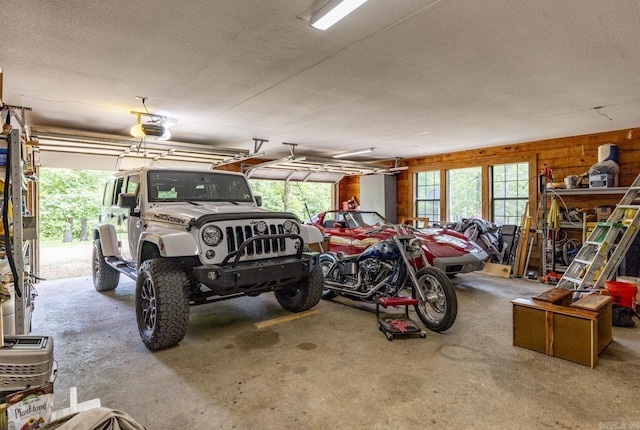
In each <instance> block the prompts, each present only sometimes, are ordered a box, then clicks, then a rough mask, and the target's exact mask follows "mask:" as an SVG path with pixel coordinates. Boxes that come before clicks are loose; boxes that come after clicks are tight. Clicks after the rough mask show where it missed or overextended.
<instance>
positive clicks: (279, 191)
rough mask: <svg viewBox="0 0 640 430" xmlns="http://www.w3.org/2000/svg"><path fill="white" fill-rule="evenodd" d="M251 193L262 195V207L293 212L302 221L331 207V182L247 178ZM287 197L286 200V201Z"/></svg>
mask: <svg viewBox="0 0 640 430" xmlns="http://www.w3.org/2000/svg"><path fill="white" fill-rule="evenodd" d="M249 182H250V184H251V188H252V189H253V193H254V194H255V195H256V196H261V197H262V207H263V208H265V209H269V210H272V211H287V212H293V213H294V214H296V215H297V216H298V218H300V219H301V220H302V221H303V222H304V221H307V220H308V219H309V213H308V212H307V209H306V208H305V203H306V204H307V208H308V209H309V212H310V213H311V216H313V215H315V214H317V213H318V212H324V211H326V210H329V209H331V207H332V195H333V184H330V183H320V182H289V183H286V182H284V181H268V180H262V179H249ZM285 191H286V192H285ZM287 197H288V202H287V201H286V200H287Z"/></svg>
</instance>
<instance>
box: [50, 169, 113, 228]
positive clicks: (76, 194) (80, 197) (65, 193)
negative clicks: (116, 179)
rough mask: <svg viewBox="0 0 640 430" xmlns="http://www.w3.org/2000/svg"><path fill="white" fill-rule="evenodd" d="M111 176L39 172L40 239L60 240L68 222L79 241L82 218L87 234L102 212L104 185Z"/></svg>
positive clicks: (62, 170) (75, 172)
mask: <svg viewBox="0 0 640 430" xmlns="http://www.w3.org/2000/svg"><path fill="white" fill-rule="evenodd" d="M110 176H111V172H104V171H92V170H75V169H53V168H41V169H40V173H39V176H38V181H39V188H40V234H41V236H42V237H43V238H49V239H58V238H59V239H60V240H62V236H63V233H64V230H65V228H66V227H67V225H68V222H69V220H72V225H73V229H72V234H73V237H74V238H77V239H80V237H81V221H82V218H86V220H87V230H88V231H89V232H90V229H91V226H92V225H93V224H95V223H96V222H97V221H98V215H99V214H100V212H101V209H102V194H103V190H104V184H105V181H106V180H107V178H109V177H110Z"/></svg>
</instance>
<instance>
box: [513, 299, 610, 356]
mask: <svg viewBox="0 0 640 430" xmlns="http://www.w3.org/2000/svg"><path fill="white" fill-rule="evenodd" d="M511 303H512V304H513V344H514V345H515V346H520V347H522V348H527V349H531V350H533V351H538V352H541V353H543V354H547V355H550V356H552V357H558V358H563V359H565V360H569V361H573V362H576V363H580V364H584V365H586V366H590V367H594V366H595V365H596V363H597V362H598V352H599V351H598V313H597V312H593V311H588V310H583V309H577V308H574V307H567V306H558V305H554V304H551V303H545V302H534V301H533V300H529V299H514V300H512V301H511Z"/></svg>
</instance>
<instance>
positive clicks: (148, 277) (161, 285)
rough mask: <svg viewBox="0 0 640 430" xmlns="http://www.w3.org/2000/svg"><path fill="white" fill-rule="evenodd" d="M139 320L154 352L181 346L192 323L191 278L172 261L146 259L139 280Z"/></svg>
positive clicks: (137, 301)
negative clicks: (190, 322)
mask: <svg viewBox="0 0 640 430" xmlns="http://www.w3.org/2000/svg"><path fill="white" fill-rule="evenodd" d="M136 319H137V321H138V331H139V332H140V337H141V338H142V342H143V343H144V344H145V345H146V347H147V348H149V349H150V350H156V349H162V348H167V347H170V346H173V345H177V344H178V343H179V342H180V341H181V340H182V339H183V338H184V336H185V334H186V332H187V326H188V324H189V279H188V278H187V275H186V274H185V272H184V271H182V270H180V269H179V267H178V265H177V264H176V263H175V262H174V261H173V260H170V259H164V258H155V259H151V260H146V261H145V262H144V263H142V265H141V266H140V270H139V272H138V279H137V281H136Z"/></svg>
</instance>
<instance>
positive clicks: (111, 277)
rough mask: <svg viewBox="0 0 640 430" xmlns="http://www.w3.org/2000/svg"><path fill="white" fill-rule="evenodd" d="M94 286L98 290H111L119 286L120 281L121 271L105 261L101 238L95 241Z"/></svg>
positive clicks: (93, 257)
mask: <svg viewBox="0 0 640 430" xmlns="http://www.w3.org/2000/svg"><path fill="white" fill-rule="evenodd" d="M92 259H93V268H92V274H93V287H94V288H95V289H96V291H111V290H114V289H115V288H116V287H117V286H118V282H120V272H118V271H117V270H116V269H114V268H113V267H111V266H109V265H108V264H107V262H106V261H104V254H103V253H102V245H101V244H100V239H96V240H94V241H93V256H92Z"/></svg>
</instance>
